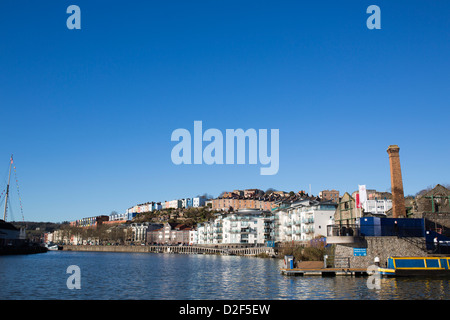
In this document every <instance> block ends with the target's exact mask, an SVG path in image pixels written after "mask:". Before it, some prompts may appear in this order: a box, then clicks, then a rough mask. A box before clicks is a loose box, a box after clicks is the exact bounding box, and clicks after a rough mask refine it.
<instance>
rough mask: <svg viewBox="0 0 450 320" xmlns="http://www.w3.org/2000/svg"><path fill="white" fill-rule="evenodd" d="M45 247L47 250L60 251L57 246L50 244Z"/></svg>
mask: <svg viewBox="0 0 450 320" xmlns="http://www.w3.org/2000/svg"><path fill="white" fill-rule="evenodd" d="M45 247H46V248H47V249H48V250H52V251H57V250H60V247H59V246H58V245H57V244H52V245H50V244H46V245H45Z"/></svg>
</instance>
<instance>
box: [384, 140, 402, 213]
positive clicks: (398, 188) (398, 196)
mask: <svg viewBox="0 0 450 320" xmlns="http://www.w3.org/2000/svg"><path fill="white" fill-rule="evenodd" d="M399 151H400V148H399V147H398V146H397V145H390V146H389V148H388V149H387V153H388V154H389V164H390V166H391V191H392V215H393V217H394V218H406V207H405V195H404V194H403V181H402V170H401V168H400V156H399Z"/></svg>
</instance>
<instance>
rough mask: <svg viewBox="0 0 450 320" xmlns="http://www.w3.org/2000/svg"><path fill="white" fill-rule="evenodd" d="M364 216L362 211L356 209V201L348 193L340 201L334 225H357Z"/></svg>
mask: <svg viewBox="0 0 450 320" xmlns="http://www.w3.org/2000/svg"><path fill="white" fill-rule="evenodd" d="M361 216H362V210H361V209H360V208H357V207H356V200H355V198H353V197H352V196H351V195H350V194H349V193H348V192H346V193H344V195H343V196H342V197H341V198H340V199H339V203H338V205H337V208H336V212H335V213H334V223H335V224H337V225H353V224H356V223H357V221H359V220H358V218H360V217H361Z"/></svg>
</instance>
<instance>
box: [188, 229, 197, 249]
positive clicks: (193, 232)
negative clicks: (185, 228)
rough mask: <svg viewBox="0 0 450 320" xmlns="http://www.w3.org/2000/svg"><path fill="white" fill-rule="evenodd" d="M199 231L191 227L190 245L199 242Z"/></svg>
mask: <svg viewBox="0 0 450 320" xmlns="http://www.w3.org/2000/svg"><path fill="white" fill-rule="evenodd" d="M197 235H198V233H197V230H196V229H195V228H191V230H189V245H190V246H193V245H194V244H197V242H198V236H197Z"/></svg>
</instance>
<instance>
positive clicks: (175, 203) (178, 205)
mask: <svg viewBox="0 0 450 320" xmlns="http://www.w3.org/2000/svg"><path fill="white" fill-rule="evenodd" d="M181 207H182V201H181V200H170V201H169V207H168V208H173V209H179V208H181ZM168 208H166V209H168Z"/></svg>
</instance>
